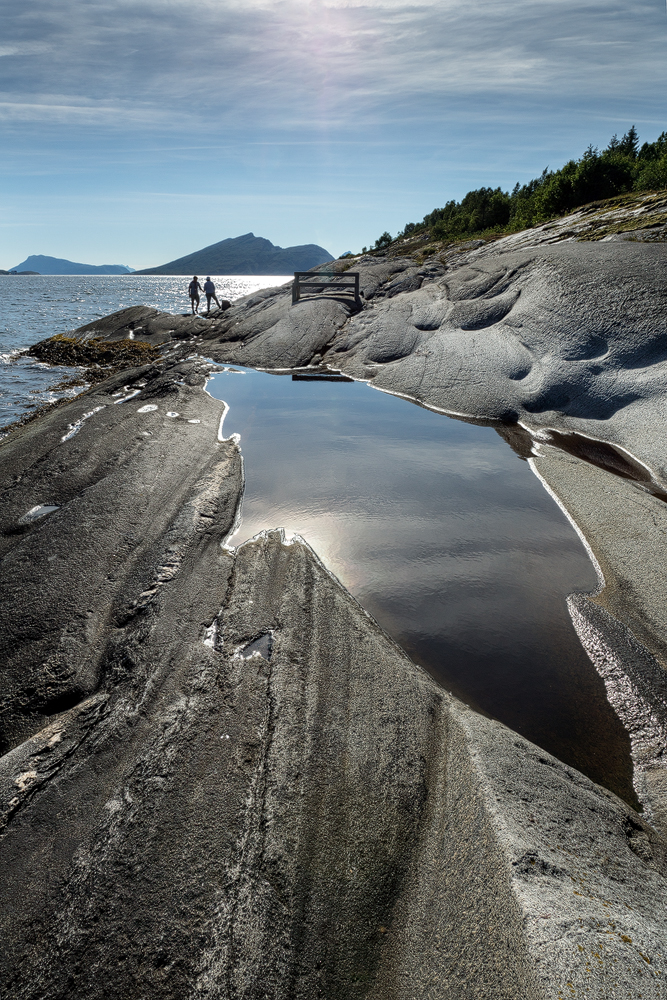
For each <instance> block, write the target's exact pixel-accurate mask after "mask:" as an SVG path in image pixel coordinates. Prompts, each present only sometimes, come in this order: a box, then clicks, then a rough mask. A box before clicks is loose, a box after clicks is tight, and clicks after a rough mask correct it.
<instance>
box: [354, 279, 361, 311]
mask: <svg viewBox="0 0 667 1000" xmlns="http://www.w3.org/2000/svg"><path fill="white" fill-rule="evenodd" d="M354 301H355V302H356V303H357V305H361V299H360V298H359V272H358V271H357V272H356V273H355V275H354Z"/></svg>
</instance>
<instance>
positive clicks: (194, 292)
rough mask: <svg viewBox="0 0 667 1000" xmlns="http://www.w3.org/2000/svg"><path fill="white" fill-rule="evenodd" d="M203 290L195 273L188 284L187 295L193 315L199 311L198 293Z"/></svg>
mask: <svg viewBox="0 0 667 1000" xmlns="http://www.w3.org/2000/svg"><path fill="white" fill-rule="evenodd" d="M203 291H204V289H203V288H202V286H201V285H200V284H199V280H198V278H197V275H196V274H195V276H194V278H193V279H192V281H191V282H190V284H189V285H188V295H189V296H190V305H191V306H192V315H193V316H194V314H195V313H196V312H199V293H200V292H203Z"/></svg>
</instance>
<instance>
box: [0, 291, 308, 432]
mask: <svg viewBox="0 0 667 1000" xmlns="http://www.w3.org/2000/svg"><path fill="white" fill-rule="evenodd" d="M212 277H213V280H214V281H215V284H216V288H217V294H218V298H226V299H230V300H232V301H233V300H234V299H238V298H240V297H241V296H243V295H247V294H248V293H250V292H254V291H257V289H259V288H266V287H268V286H271V285H280V284H283V283H284V282H285V281H289V280H291V276H289V275H286V276H280V275H271V276H269V277H266V276H261V275H257V276H255V275H249V276H246V275H224V276H222V277H216V276H215V275H213V276H212ZM189 281H190V279H189V278H188V277H169V276H165V275H134V274H119V275H115V274H114V275H46V274H45V275H39V276H37V275H35V276H33V275H0V427H2V426H4V425H6V424H8V423H11V422H12V421H14V420H16V419H18V418H19V417H21V416H23V414H24V413H26V412H27V411H29V410H31V409H33V408H34V407H35V406H40V405H41V404H42V403H49V402H52V401H53V400H55V399H58V398H59V397H60V396H63V395H66V394H67V393H63V392H57V391H53V390H52V389H51V387H52V386H53V385H54V384H55V383H57V382H58V381H59V380H60V379H62V378H65V377H67V376H70V375H71V374H72V369H71V368H53V367H51V366H49V365H43V364H41V363H40V362H38V361H35V360H33V359H31V358H26V357H21V356H19V354H18V352H19V351H21V350H23V349H25V348H26V347H30V345H31V344H35V343H37V341H38V340H44V339H45V338H46V337H52V336H53V335H54V334H56V333H67V332H68V331H71V330H75V329H76V328H77V327H79V326H83V325H84V324H85V323H90V322H92V320H94V319H98V318H99V317H100V316H108V315H109V313H113V312H117V311H118V310H119V309H124V308H126V307H127V306H136V305H147V306H153V307H154V308H155V309H162V310H164V311H165V312H172V313H179V312H180V313H184V312H190V302H189V299H188V294H187V289H188V283H189ZM204 301H205V300H204ZM78 391H79V390H77V389H74V390H70V394H72V395H73V394H75V393H76V392H78Z"/></svg>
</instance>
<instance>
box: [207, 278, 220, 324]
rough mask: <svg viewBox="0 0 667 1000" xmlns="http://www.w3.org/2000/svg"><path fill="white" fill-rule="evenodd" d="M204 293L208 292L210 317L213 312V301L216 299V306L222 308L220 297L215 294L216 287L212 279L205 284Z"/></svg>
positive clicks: (208, 279)
mask: <svg viewBox="0 0 667 1000" xmlns="http://www.w3.org/2000/svg"><path fill="white" fill-rule="evenodd" d="M204 291H205V292H206V315H207V316H208V314H209V313H210V311H211V299H215V304H216V305H217V307H218V309H219V308H220V303H219V302H218V296H217V295H216V294H215V285H214V284H213V282H212V281H211V279H210V277H209V278H207V279H206V281H205V282H204Z"/></svg>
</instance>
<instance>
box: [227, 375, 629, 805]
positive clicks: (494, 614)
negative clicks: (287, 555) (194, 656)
mask: <svg viewBox="0 0 667 1000" xmlns="http://www.w3.org/2000/svg"><path fill="white" fill-rule="evenodd" d="M208 391H209V392H210V393H211V395H213V396H215V397H216V398H218V399H223V400H225V401H226V402H227V403H228V404H229V406H230V411H229V413H228V414H227V416H226V418H225V423H224V431H223V433H224V435H225V436H229V435H230V434H232V433H239V434H240V435H241V441H240V444H241V449H242V452H243V456H244V462H245V475H246V487H245V495H244V501H243V517H242V522H241V526H240V529H239V531H238V533H237V534H236V535H235V536H234V538H233V539H232V544H239V543H240V542H242V541H244V540H245V539H247V538H250V537H252V536H253V535H254V534H256V533H257V532H258V531H261V530H262V529H264V528H274V527H284V528H285V529H286V531H287V532H288V533H296V534H300V535H302V536H303V537H304V538H305V539H306V541H307V542H308V543H309V544H310V545H311V546H312V547H313V549H314V550H315V551H316V552H317V554H318V555H319V556H320V557H321V559H322V560H323V562H324V563H325V564H326V565H327V566H328V567H329V568H330V569H331V570H333V572H334V573H335V574H336V575H337V576H338V577H339V579H340V580H341V581H342V582H343V584H344V585H345V586H346V587H347V588H348V589H349V590H350V591H351V592H352V593H353V594H354V596H355V597H356V598H357V599H358V600H359V601H360V603H361V604H362V605H363V606H364V607H365V608H366V609H367V610H368V611H369V612H370V613H371V614H372V615H373V616H374V617H375V618H376V619H377V621H378V622H379V623H380V624H381V625H382V626H383V628H384V629H385V630H386V631H387V632H388V633H389V634H390V635H391V636H392V637H393V638H394V639H395V640H396V641H397V642H398V643H400V645H401V646H402V647H403V649H405V650H406V652H407V653H408V654H409V655H410V656H411V657H412V658H413V659H414V660H415V661H416V662H417V663H420V664H422V665H423V666H424V667H425V668H426V669H427V670H428V671H429V673H431V674H432V675H433V676H434V677H435V678H436V679H437V680H438V681H439V682H440V683H441V684H443V685H444V686H445V687H446V688H447V689H448V690H451V691H452V692H454V693H455V694H457V695H458V696H459V697H461V698H462V699H463V700H464V701H466V702H467V703H468V704H470V705H472V706H473V707H475V708H477V709H480V710H481V711H483V712H486V713H488V714H489V715H492V716H494V717H495V718H497V719H500V720H501V721H502V722H504V723H506V724H507V725H508V726H510V727H511V728H512V729H515V730H516V731H517V732H519V733H522V734H523V735H524V736H526V737H527V738H528V739H530V740H532V741H533V742H534V743H536V744H538V745H539V746H541V747H543V748H544V749H546V750H548V751H549V752H550V753H553V754H554V755H555V756H556V757H558V758H560V759H561V760H563V761H565V762H566V763H568V764H571V765H572V766H573V767H576V768H577V769H579V770H581V771H583V772H584V773H585V774H588V775H589V776H590V777H591V778H592V779H593V780H595V781H597V782H599V783H601V784H604V785H606V786H607V787H608V788H611V789H612V790H613V791H615V792H617V793H618V794H619V795H621V796H623V798H625V799H627V800H629V801H631V802H634V801H635V798H634V792H633V789H632V768H631V763H630V754H629V741H628V739H627V735H626V733H625V731H624V730H623V728H622V726H621V724H620V722H619V720H618V718H617V716H616V715H615V713H614V712H613V710H612V708H611V706H610V705H609V703H608V701H607V698H606V695H605V690H604V685H603V683H602V681H601V680H600V678H599V677H598V675H597V673H596V672H595V670H594V669H593V667H592V665H591V663H590V661H589V659H588V657H587V656H586V654H585V652H584V651H583V649H582V647H581V645H580V643H579V640H578V638H577V635H576V633H575V631H574V628H573V627H572V624H571V621H570V617H569V615H568V612H567V607H566V604H565V598H566V596H567V595H568V594H569V593H572V592H573V591H591V590H594V589H595V588H596V586H597V579H596V575H595V571H594V569H593V566H592V565H591V563H590V560H589V559H588V556H587V555H586V552H585V550H584V548H583V546H582V544H581V542H580V540H579V538H578V537H577V534H576V532H575V531H574V529H573V528H572V526H571V525H570V524H569V522H568V521H567V519H566V517H565V516H564V515H563V513H562V512H561V510H560V509H559V507H558V506H557V505H556V504H555V503H554V501H553V500H552V499H551V498H550V496H549V495H548V494H547V493H546V491H545V490H544V488H543V487H542V486H541V484H540V483H539V481H538V479H537V478H536V477H535V476H534V474H533V473H532V472H531V470H530V467H529V466H528V464H527V463H526V462H525V461H522V460H521V459H520V458H519V457H518V456H517V455H516V454H515V453H514V452H513V451H512V450H511V448H510V447H509V446H508V445H507V444H506V443H505V442H504V441H503V440H502V439H501V438H500V437H499V435H498V434H496V433H495V431H494V430H493V429H492V428H489V427H479V426H475V425H472V424H468V423H464V422H462V421H459V420H454V419H451V418H449V417H446V416H443V415H441V414H437V413H433V412H431V411H429V410H426V409H424V408H422V407H419V406H416V405H414V404H412V403H410V402H409V401H406V400H403V399H399V398H397V397H394V396H390V395H388V394H386V393H382V392H378V391H376V390H374V389H372V388H370V387H369V386H367V385H366V384H365V383H359V382H342V383H340V382H335V383H334V382H326V381H322V382H313V381H311V382H304V381H293V380H292V379H291V377H290V376H276V375H270V374H264V373H260V372H254V371H250V370H248V369H243V370H241V369H238V370H237V371H236V372H235V373H234V372H224V373H222V374H219V375H216V376H215V377H214V378H212V379H211V381H210V382H209V384H208Z"/></svg>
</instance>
